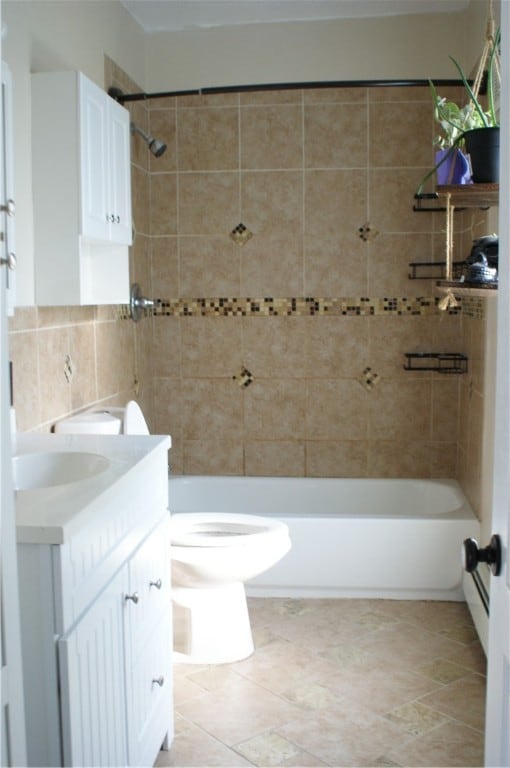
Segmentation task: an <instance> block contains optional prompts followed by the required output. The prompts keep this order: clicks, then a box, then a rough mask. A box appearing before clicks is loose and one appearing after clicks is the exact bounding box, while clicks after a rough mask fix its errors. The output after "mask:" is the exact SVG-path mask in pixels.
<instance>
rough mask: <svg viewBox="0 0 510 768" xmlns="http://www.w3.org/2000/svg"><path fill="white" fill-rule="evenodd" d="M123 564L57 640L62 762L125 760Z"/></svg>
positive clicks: (118, 762) (111, 762)
mask: <svg viewBox="0 0 510 768" xmlns="http://www.w3.org/2000/svg"><path fill="white" fill-rule="evenodd" d="M126 586H127V566H126V567H125V568H124V569H123V570H122V571H120V572H119V573H118V574H117V576H116V577H115V578H114V579H113V581H111V582H110V584H109V585H108V586H107V587H106V589H105V590H104V591H103V592H102V593H101V595H100V596H99V597H98V599H97V601H96V602H95V603H94V604H93V606H92V607H91V608H90V610H89V611H87V613H86V614H85V616H84V617H83V619H82V620H81V621H80V622H79V623H78V624H77V626H76V627H75V629H74V630H72V631H71V632H70V633H69V634H68V635H64V636H63V637H62V638H61V639H60V640H59V642H58V652H59V665H60V677H61V700H62V735H63V748H64V765H67V766H84V765H86V766H105V765H108V766H117V765H122V766H126V765H128V762H127V734H126V701H125V678H124V659H125V657H124V631H123V619H124V595H125V592H126Z"/></svg>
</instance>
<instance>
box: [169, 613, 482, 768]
mask: <svg viewBox="0 0 510 768" xmlns="http://www.w3.org/2000/svg"><path fill="white" fill-rule="evenodd" d="M248 603H249V609H250V616H251V619H252V626H253V631H254V639H255V645H256V651H255V653H254V655H253V656H251V657H250V658H249V659H246V660H245V661H240V662H237V663H234V664H224V665H220V666H209V667H208V666H190V665H179V666H177V667H176V668H175V712H176V715H175V717H176V723H175V732H176V735H175V740H174V743H173V746H172V749H171V750H170V752H161V753H160V755H159V758H158V761H157V763H156V765H157V766H195V768H199V767H201V766H204V767H205V766H294V768H297V766H301V767H304V766H336V767H337V768H339V767H340V766H406V767H407V766H465V767H466V766H482V765H483V741H484V705H485V656H484V653H483V650H482V648H481V646H480V643H479V641H478V638H477V635H476V632H475V630H474V627H473V624H472V621H471V617H470V615H469V612H468V609H467V607H466V605H465V604H464V603H446V602H404V601H392V600H286V599H268V598H264V599H260V598H252V599H249V601H248Z"/></svg>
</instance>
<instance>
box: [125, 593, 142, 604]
mask: <svg viewBox="0 0 510 768" xmlns="http://www.w3.org/2000/svg"><path fill="white" fill-rule="evenodd" d="M125 600H131V601H132V602H133V603H134V604H135V605H136V603H137V602H138V601H139V600H140V598H139V597H138V592H133V594H132V595H126V597H125Z"/></svg>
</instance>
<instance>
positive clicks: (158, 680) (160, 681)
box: [152, 675, 165, 688]
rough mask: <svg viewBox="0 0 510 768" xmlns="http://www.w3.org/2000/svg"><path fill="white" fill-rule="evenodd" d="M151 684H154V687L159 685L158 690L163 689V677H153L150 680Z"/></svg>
mask: <svg viewBox="0 0 510 768" xmlns="http://www.w3.org/2000/svg"><path fill="white" fill-rule="evenodd" d="M152 682H153V683H156V685H159V687H160V688H163V686H164V684H165V678H164V677H163V675H160V676H159V677H154V678H153V679H152Z"/></svg>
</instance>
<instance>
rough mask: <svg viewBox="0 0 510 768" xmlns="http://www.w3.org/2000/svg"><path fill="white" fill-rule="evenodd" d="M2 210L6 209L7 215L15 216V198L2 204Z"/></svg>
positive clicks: (0, 206)
mask: <svg viewBox="0 0 510 768" xmlns="http://www.w3.org/2000/svg"><path fill="white" fill-rule="evenodd" d="M0 211H5V213H6V214H7V216H14V214H15V213H16V204H15V202H14V200H7V202H6V203H5V205H0Z"/></svg>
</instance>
